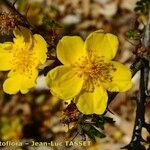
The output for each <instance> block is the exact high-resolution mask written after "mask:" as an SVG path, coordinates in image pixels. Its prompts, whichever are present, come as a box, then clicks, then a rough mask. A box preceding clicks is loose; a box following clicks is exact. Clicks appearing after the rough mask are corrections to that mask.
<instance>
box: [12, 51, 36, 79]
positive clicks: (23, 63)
mask: <svg viewBox="0 0 150 150" xmlns="http://www.w3.org/2000/svg"><path fill="white" fill-rule="evenodd" d="M12 65H13V69H12V70H13V71H14V72H15V71H17V72H19V73H20V74H25V75H26V74H28V76H30V75H31V74H32V69H33V68H35V66H36V57H35V53H34V51H33V50H32V49H24V48H21V49H16V50H15V51H13V59H12Z"/></svg>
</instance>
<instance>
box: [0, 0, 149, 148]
mask: <svg viewBox="0 0 150 150" xmlns="http://www.w3.org/2000/svg"><path fill="white" fill-rule="evenodd" d="M11 2H14V1H13V0H12V1H11ZM136 2H137V0H17V2H16V3H15V7H16V8H17V10H18V11H19V12H20V13H21V14H23V15H25V16H26V17H27V19H28V21H29V22H30V23H31V24H32V25H33V26H38V28H39V29H43V24H44V23H45V24H48V28H49V29H50V30H49V32H47V33H46V34H48V35H49V36H50V37H51V40H53V38H55V40H56V41H51V52H50V53H51V54H50V55H51V57H50V58H53V57H54V58H55V46H56V43H57V41H58V40H59V39H60V38H61V37H62V36H63V35H80V36H81V37H82V38H83V39H85V38H86V36H87V35H88V34H89V33H90V32H92V31H95V30H97V29H101V28H102V29H104V30H105V31H106V32H111V33H113V34H116V35H117V36H118V37H119V41H120V46H119V51H118V54H117V56H116V58H115V59H116V60H119V61H120V62H122V63H124V64H126V65H127V66H130V65H131V63H132V62H133V60H134V57H135V56H134V55H133V52H134V50H135V48H136V44H135V45H134V43H131V42H130V41H129V40H128V39H127V37H126V33H127V32H128V31H129V30H130V29H132V28H134V25H135V22H136V19H137V18H136V15H135V12H134V8H135V4H136ZM142 17H143V16H142ZM142 27H143V26H142V24H141V25H140V28H142ZM56 63H57V62H56ZM51 64H52V65H53V64H55V59H54V60H52V59H51V60H48V62H47V65H51ZM43 67H44V66H41V70H42V68H43ZM6 77H7V73H4V72H0V141H8V140H12V141H14V140H21V141H30V140H32V139H33V140H40V141H46V140H47V139H49V140H53V141H66V140H67V141H68V140H71V139H73V137H74V133H73V132H68V129H71V128H73V127H74V124H70V125H69V127H68V125H66V124H64V123H63V122H61V120H62V119H63V118H65V117H66V116H65V114H64V111H63V110H64V108H65V107H66V104H65V103H64V102H63V101H61V100H58V99H57V98H56V97H53V96H52V95H50V92H49V90H48V88H47V87H46V85H45V83H44V75H43V72H42V71H41V73H40V76H39V77H38V79H37V86H36V88H34V89H32V90H31V91H30V92H29V93H28V94H25V95H21V94H19V93H18V94H16V95H7V94H5V93H4V92H3V90H2V84H3V82H4V80H5V79H6ZM133 84H134V85H133V88H132V89H131V90H130V91H128V92H126V93H119V94H118V95H117V97H116V98H115V100H114V101H113V102H112V103H111V104H110V106H109V109H110V110H111V111H112V112H113V114H111V113H108V114H107V116H109V117H112V118H113V119H114V120H115V121H116V122H115V124H107V123H106V124H105V130H104V133H105V135H106V137H105V138H103V139H97V143H96V144H92V145H91V146H90V147H76V146H73V147H69V148H67V147H57V146H56V147H44V146H39V147H36V148H34V147H30V146H25V147H0V149H3V150H21V149H25V150H27V149H29V150H34V149H36V150H53V149H54V150H65V149H71V150H78V149H79V150H119V149H120V148H121V147H123V146H124V145H126V144H128V143H129V142H130V139H131V136H132V130H133V126H134V119H135V111H136V108H135V101H134V99H135V97H136V96H137V94H138V88H139V73H137V74H136V75H135V76H134V78H133ZM14 86H15V85H14ZM149 115H150V105H147V108H146V120H147V122H150V118H149V117H148V116H149ZM143 135H144V137H147V135H148V133H147V132H146V130H143ZM74 140H75V141H76V140H82V137H81V136H77V137H75V139H74Z"/></svg>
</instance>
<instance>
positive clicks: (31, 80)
mask: <svg viewBox="0 0 150 150" xmlns="http://www.w3.org/2000/svg"><path fill="white" fill-rule="evenodd" d="M37 76H38V71H37V70H36V69H34V70H32V75H29V76H27V75H22V77H21V78H22V80H21V84H20V91H21V93H22V94H25V93H27V92H28V91H29V90H30V89H31V88H33V87H34V86H35V85H36V79H37Z"/></svg>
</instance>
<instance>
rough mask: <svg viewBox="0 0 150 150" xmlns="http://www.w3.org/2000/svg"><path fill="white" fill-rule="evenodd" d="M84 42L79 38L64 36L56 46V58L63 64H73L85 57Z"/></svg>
mask: <svg viewBox="0 0 150 150" xmlns="http://www.w3.org/2000/svg"><path fill="white" fill-rule="evenodd" d="M83 47H84V42H83V40H82V39H81V38H80V37H79V36H64V37H63V38H62V39H61V40H60V41H59V43H58V45H57V50H56V51H57V57H58V59H59V60H60V61H61V63H63V64H73V63H75V62H76V61H77V60H78V59H79V58H80V57H82V56H83V55H85V50H84V48H83Z"/></svg>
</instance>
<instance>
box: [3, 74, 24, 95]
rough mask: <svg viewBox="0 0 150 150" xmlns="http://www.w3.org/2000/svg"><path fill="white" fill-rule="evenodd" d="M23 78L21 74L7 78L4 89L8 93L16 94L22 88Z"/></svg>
mask: <svg viewBox="0 0 150 150" xmlns="http://www.w3.org/2000/svg"><path fill="white" fill-rule="evenodd" d="M20 83H21V78H20V77H19V76H13V77H11V78H8V79H6V80H5V82H4V84H3V90H4V92H5V93H8V94H16V93H17V92H19V89H20Z"/></svg>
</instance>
